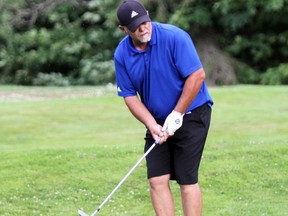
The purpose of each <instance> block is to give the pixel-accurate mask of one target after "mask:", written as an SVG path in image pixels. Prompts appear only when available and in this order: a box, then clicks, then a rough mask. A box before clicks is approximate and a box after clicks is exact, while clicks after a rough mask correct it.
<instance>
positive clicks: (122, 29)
mask: <svg viewBox="0 0 288 216" xmlns="http://www.w3.org/2000/svg"><path fill="white" fill-rule="evenodd" d="M118 28H119V29H120V30H121V31H122V32H124V33H125V34H128V32H127V31H126V29H125V27H124V26H122V25H119V26H118Z"/></svg>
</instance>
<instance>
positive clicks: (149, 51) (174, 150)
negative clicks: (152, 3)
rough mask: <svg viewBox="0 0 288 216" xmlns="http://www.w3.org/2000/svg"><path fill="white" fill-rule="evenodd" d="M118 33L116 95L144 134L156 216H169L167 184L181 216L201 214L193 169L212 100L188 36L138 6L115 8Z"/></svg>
mask: <svg viewBox="0 0 288 216" xmlns="http://www.w3.org/2000/svg"><path fill="white" fill-rule="evenodd" d="M117 17H118V19H119V23H120V25H119V29H120V30H121V31H122V32H124V33H125V34H126V36H125V37H124V38H123V39H122V41H121V42H120V43H119V45H118V46H117V48H116V50H115V53H114V60H115V70H116V81H117V89H118V95H119V96H121V97H123V98H124V101H125V103H126V105H127V107H128V108H129V110H130V111H131V113H132V114H133V115H134V116H135V117H136V118H137V119H138V120H139V121H140V122H142V123H143V124H144V125H145V126H146V128H147V132H146V135H145V149H144V150H145V151H146V150H147V149H149V147H150V146H151V145H152V144H153V143H154V141H155V140H156V139H157V138H158V137H161V141H160V145H157V146H156V147H155V148H154V149H153V150H152V151H151V153H150V154H149V155H148V156H147V157H146V164H147V176H148V179H149V185H150V194H151V200H152V204H153V207H154V210H155V213H156V215H158V216H173V215H175V207H174V201H173V196H172V193H171V191H170V187H169V181H170V180H176V181H177V183H178V184H179V185H180V191H181V198H182V207H183V211H184V215H185V216H198V215H201V211H202V193H201V190H200V186H199V184H198V168H199V164H200V160H201V156H202V152H203V149H204V145H205V141H206V137H207V133H208V129H209V125H210V116H211V107H212V105H213V101H212V99H211V97H210V95H209V92H208V89H207V86H206V84H205V81H204V80H205V71H204V69H203V67H202V64H201V61H200V59H199V56H198V54H197V52H196V49H195V47H194V44H193V42H192V40H191V37H190V36H189V35H188V34H187V33H186V32H185V31H183V30H181V29H180V28H178V27H176V26H173V25H170V24H162V23H157V22H152V21H151V19H150V17H149V15H148V12H147V10H146V9H145V8H144V6H143V5H142V3H140V2H139V1H136V0H127V1H124V2H122V3H121V4H120V6H119V8H118V11H117Z"/></svg>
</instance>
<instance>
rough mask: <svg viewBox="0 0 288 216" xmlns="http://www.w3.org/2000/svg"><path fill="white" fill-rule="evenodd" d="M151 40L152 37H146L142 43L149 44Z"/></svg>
mask: <svg viewBox="0 0 288 216" xmlns="http://www.w3.org/2000/svg"><path fill="white" fill-rule="evenodd" d="M150 40H151V37H146V38H143V39H142V40H141V43H147V42H149V41H150Z"/></svg>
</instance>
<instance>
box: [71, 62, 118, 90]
mask: <svg viewBox="0 0 288 216" xmlns="http://www.w3.org/2000/svg"><path fill="white" fill-rule="evenodd" d="M114 81H115V74H114V63H113V61H112V60H109V61H103V62H97V61H93V59H83V60H81V61H80V78H79V79H78V81H76V82H77V84H79V85H84V84H85V85H87V84H88V85H102V84H106V83H110V82H114Z"/></svg>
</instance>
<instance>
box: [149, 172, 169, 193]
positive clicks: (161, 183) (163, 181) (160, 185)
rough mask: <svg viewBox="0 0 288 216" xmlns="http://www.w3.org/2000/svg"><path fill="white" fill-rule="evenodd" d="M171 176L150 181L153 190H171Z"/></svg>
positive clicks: (158, 177)
mask: <svg viewBox="0 0 288 216" xmlns="http://www.w3.org/2000/svg"><path fill="white" fill-rule="evenodd" d="M169 180H170V174H167V175H162V176H157V177H152V178H150V179H149V184H150V188H151V190H162V189H164V188H169Z"/></svg>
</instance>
